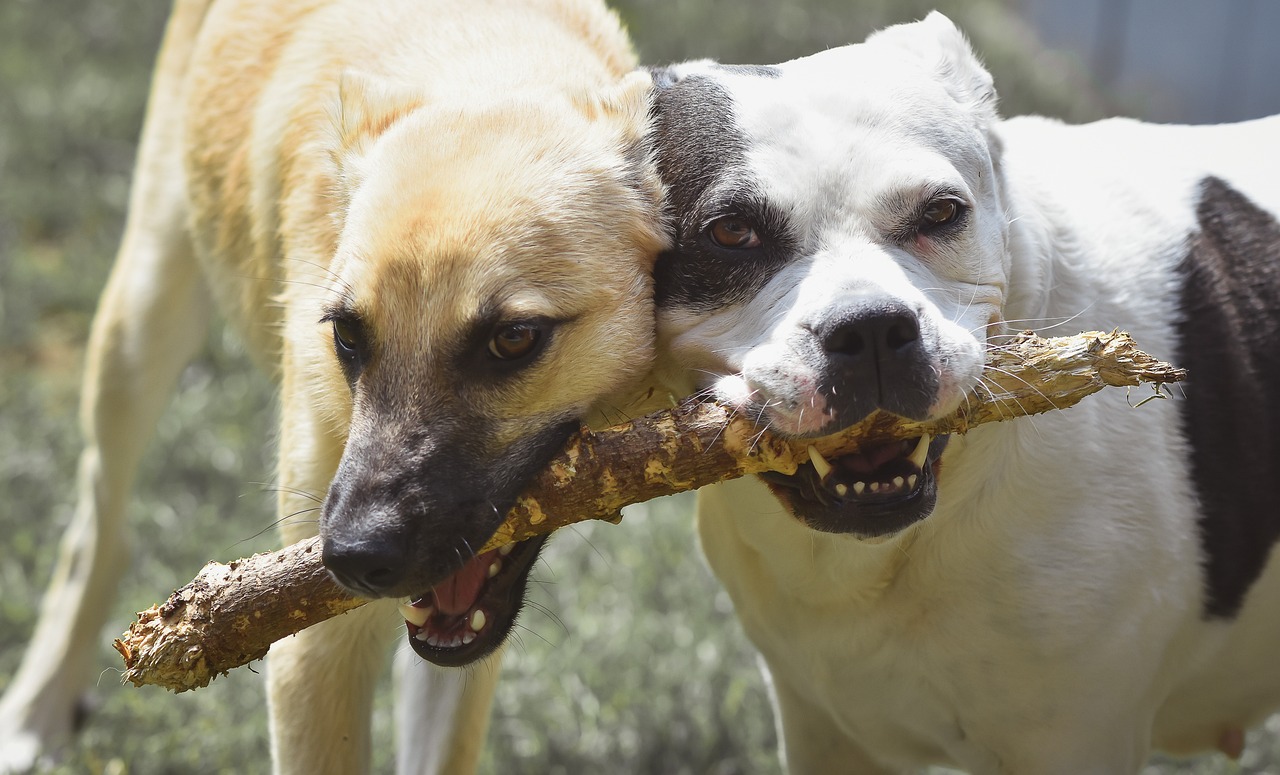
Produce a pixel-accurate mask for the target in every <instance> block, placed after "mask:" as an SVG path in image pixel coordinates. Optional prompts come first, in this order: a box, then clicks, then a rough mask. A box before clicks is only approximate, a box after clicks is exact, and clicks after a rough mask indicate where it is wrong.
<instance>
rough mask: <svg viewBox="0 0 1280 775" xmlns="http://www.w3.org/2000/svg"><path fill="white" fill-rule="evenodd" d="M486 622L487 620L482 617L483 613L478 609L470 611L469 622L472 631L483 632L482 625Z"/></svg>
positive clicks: (485, 617)
mask: <svg viewBox="0 0 1280 775" xmlns="http://www.w3.org/2000/svg"><path fill="white" fill-rule="evenodd" d="M488 620H489V618H488V617H487V616H485V615H484V611H482V610H480V609H479V608H477V609H476V610H474V611H472V612H471V621H470V625H471V629H472V631H474V632H480V631H481V630H483V629H484V625H485V624H486V623H487V622H488Z"/></svg>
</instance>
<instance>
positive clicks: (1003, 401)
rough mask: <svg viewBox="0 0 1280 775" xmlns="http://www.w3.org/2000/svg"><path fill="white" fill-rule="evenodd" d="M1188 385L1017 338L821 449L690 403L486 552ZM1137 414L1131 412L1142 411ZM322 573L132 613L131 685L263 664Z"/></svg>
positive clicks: (1106, 340) (642, 424)
mask: <svg viewBox="0 0 1280 775" xmlns="http://www.w3.org/2000/svg"><path fill="white" fill-rule="evenodd" d="M1184 378H1185V373H1184V372H1183V371H1182V370H1180V369H1176V368H1174V367H1173V366H1170V365H1169V364H1167V363H1163V362H1160V361H1158V360H1156V359H1155V358H1152V357H1151V356H1149V355H1147V354H1146V353H1144V352H1142V351H1141V350H1139V349H1138V348H1137V346H1136V345H1135V344H1134V342H1133V340H1132V339H1131V338H1130V337H1129V335H1128V334H1125V333H1122V332H1112V333H1109V334H1104V333H1099V332H1089V333H1084V334H1079V335H1077V336H1069V337H1058V338H1054V339H1042V338H1040V337H1036V336H1034V335H1031V334H1021V335H1019V336H1016V337H1013V338H1011V339H1010V341H1009V342H1008V343H1006V344H1004V345H1001V346H999V347H996V348H993V349H992V350H991V351H990V352H989V359H988V362H987V368H986V371H985V374H984V376H983V383H982V387H981V388H980V389H979V390H978V391H977V392H975V393H974V394H972V395H971V396H970V397H969V399H968V400H967V401H966V402H965V403H964V405H963V406H962V407H961V409H960V410H959V411H957V412H955V413H953V414H951V415H949V416H947V417H945V418H943V419H941V420H936V421H930V422H915V421H911V420H904V419H903V418H900V417H896V416H894V415H889V414H885V413H880V412H877V413H875V414H872V415H871V416H869V417H867V418H866V419H864V420H863V421H861V422H859V423H857V424H856V425H854V426H852V427H850V428H848V429H846V430H844V431H842V432H840V433H837V434H834V435H831V436H827V437H823V438H820V439H802V440H797V439H788V438H785V437H781V436H778V435H775V434H772V433H769V432H762V431H761V430H760V428H759V427H757V425H756V423H755V422H754V421H753V420H752V419H751V418H748V417H744V416H742V415H737V414H735V413H734V412H733V411H732V410H731V409H728V408H726V407H723V406H720V405H717V404H686V405H683V406H680V407H676V408H674V409H671V410H669V411H665V412H658V413H655V414H652V415H649V416H646V417H641V418H639V419H637V420H634V421H632V422H628V423H625V424H623V425H619V426H615V427H613V428H609V429H607V430H603V431H598V432H592V431H587V430H585V429H584V430H583V431H581V432H579V433H578V434H577V435H576V436H574V437H573V439H572V440H571V441H570V442H569V443H568V444H567V445H566V447H565V449H564V450H563V451H562V452H561V453H560V454H559V455H558V456H557V457H556V458H555V459H554V460H553V461H552V462H551V464H550V465H549V466H548V467H547V469H546V470H545V471H543V472H542V473H541V475H539V477H538V478H537V479H536V480H535V482H534V484H533V485H532V486H531V487H530V488H529V489H528V490H527V491H526V492H525V493H524V494H523V495H522V496H521V497H520V498H519V499H518V500H517V502H516V505H515V507H514V508H512V510H511V511H510V512H509V513H508V515H507V518H506V521H505V522H504V523H503V524H502V525H501V526H500V527H499V528H498V530H497V531H496V532H495V533H494V535H493V537H492V538H490V540H489V542H488V543H487V544H485V547H484V549H483V550H482V551H487V550H489V549H495V548H497V547H499V546H502V545H503V544H507V543H511V542H513V541H521V540H524V539H527V538H532V537H533V536H537V535H541V534H544V533H549V532H551V531H553V530H556V529H558V528H561V527H564V526H566V525H570V524H573V523H575V522H581V521H584V520H588V519H603V520H606V521H609V522H615V523H616V522H618V521H619V520H620V519H621V513H620V510H621V509H622V507H623V506H626V505H628V504H631V503H640V502H643V501H647V500H650V499H652V498H656V497H659V496H662V495H671V494H673V493H678V492H684V491H687V490H693V489H697V488H699V487H704V486H706V485H708V484H714V483H716V482H721V481H724V480H726V479H733V478H737V477H740V476H745V475H747V474H755V473H762V472H765V471H779V472H782V473H786V474H791V473H795V471H796V468H797V467H798V466H799V465H800V464H801V463H804V462H806V461H807V460H809V453H808V448H809V446H810V445H812V446H814V447H816V448H817V450H818V451H819V452H820V453H822V455H823V456H825V457H838V456H840V455H846V454H850V453H853V452H856V451H857V450H858V449H859V447H861V446H864V445H867V444H876V443H882V442H885V441H892V440H897V439H910V438H915V437H917V436H920V435H922V434H925V433H928V434H930V435H935V436H936V435H942V434H947V433H964V432H966V431H968V430H969V429H970V428H973V427H974V426H977V425H980V424H982V423H987V422H994V421H1000V420H1008V419H1012V418H1015V417H1022V416H1026V415H1032V414H1039V413H1041V412H1046V411H1050V410H1052V409H1065V408H1067V407H1070V406H1073V405H1075V404H1076V403H1078V402H1079V401H1080V400H1082V399H1083V398H1085V397H1086V396H1088V395H1091V394H1092V393H1096V392H1097V391H1099V390H1101V389H1102V388H1103V387H1106V386H1109V385H1110V386H1120V387H1132V386H1137V385H1139V384H1142V383H1147V384H1150V385H1153V386H1154V387H1155V391H1156V392H1155V393H1153V396H1163V393H1161V392H1160V390H1161V387H1162V386H1163V385H1166V384H1169V383H1173V382H1179V381H1181V380H1182V379H1184ZM1140 404H1141V402H1139V405H1140ZM366 602H368V601H367V600H364V599H360V598H353V597H351V596H350V595H349V594H348V593H347V592H345V591H344V590H343V589H342V588H341V587H339V586H338V585H337V584H336V583H335V582H334V581H333V580H332V579H331V577H330V576H329V574H328V572H327V571H326V570H325V568H324V567H323V565H322V564H321V561H320V545H319V539H318V538H312V539H308V540H305V541H302V542H299V543H297V544H294V545H293V546H289V547H286V548H284V549H282V550H280V551H278V552H272V553H267V554H257V555H254V556H252V557H250V558H248V559H244V560H236V561H235V562H232V563H231V564H229V565H223V564H220V563H216V562H211V563H209V564H208V565H206V566H205V567H204V569H203V570H201V571H200V574H199V575H198V576H197V577H196V578H195V579H194V580H193V581H192V582H191V583H189V584H187V585H186V586H184V587H183V588H182V589H179V590H178V591H176V592H174V593H173V595H171V596H170V597H169V599H168V600H167V601H166V602H165V603H164V604H162V605H159V606H152V607H151V608H149V609H148V610H146V611H142V612H141V613H139V614H138V620H137V621H136V622H134V623H133V625H132V626H131V627H130V628H129V631H128V632H127V633H125V634H124V635H123V636H121V638H120V639H118V640H116V641H115V643H114V645H115V647H116V650H117V651H119V652H120V654H121V656H123V657H124V662H125V674H124V677H125V679H126V680H128V681H131V682H132V683H134V684H135V685H138V686H142V685H145V684H154V685H159V686H164V687H166V688H168V689H172V690H173V691H184V690H186V689H193V688H198V687H201V686H206V685H208V683H209V681H211V680H212V679H213V678H214V677H216V676H217V675H220V674H223V673H226V672H227V671H228V670H230V669H232V668H234V667H238V666H240V665H243V664H247V663H248V662H251V661H253V660H255V659H260V658H262V657H263V656H265V655H266V653H267V649H268V648H269V647H270V645H271V643H273V642H275V641H276V640H279V639H280V638H283V637H285V636H286V635H291V634H293V633H296V632H298V631H300V630H302V629H304V628H306V627H308V626H310V625H312V624H316V623H318V622H320V621H324V620H325V619H328V618H330V617H333V616H336V615H338V614H340V613H343V612H345V611H349V610H351V609H353V608H356V607H358V606H360V605H363V604H364V603H366Z"/></svg>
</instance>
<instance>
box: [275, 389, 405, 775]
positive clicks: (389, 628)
mask: <svg viewBox="0 0 1280 775" xmlns="http://www.w3.org/2000/svg"><path fill="white" fill-rule="evenodd" d="M299 373H300V370H299V369H297V368H295V369H294V370H292V371H289V372H287V373H286V375H285V380H284V386H283V387H284V393H283V395H284V405H283V407H282V417H281V420H282V433H281V439H280V462H279V472H280V475H279V480H280V497H279V501H278V503H279V514H280V534H281V537H282V539H283V540H284V542H285V543H294V542H296V541H299V540H301V539H303V538H306V537H309V536H312V535H315V534H316V533H318V532H319V517H320V509H319V502H320V499H321V498H323V497H324V494H325V492H326V491H327V490H328V487H329V481H330V480H331V479H332V478H333V473H334V471H335V470H337V467H338V461H339V459H340V458H341V456H342V440H341V439H339V438H335V437H334V436H333V435H332V434H330V433H326V432H325V430H324V426H323V424H322V423H321V422H320V420H319V419H318V418H317V417H316V416H315V414H314V412H313V409H312V407H311V406H310V404H309V402H308V401H307V400H306V396H307V395H308V394H307V392H306V391H305V390H304V389H300V388H299V387H298V384H297V380H298V375H299ZM398 623H399V618H398V617H397V615H396V606H395V601H394V600H379V601H375V602H373V603H370V604H369V605H366V606H364V607H362V608H358V609H356V610H354V611H351V612H349V613H346V614H343V615H342V616H339V617H337V618H335V619H331V620H329V621H327V622H323V623H321V624H318V625H316V626H314V627H311V628H309V629H306V630H303V631H302V632H300V633H298V634H297V635H295V636H293V637H290V638H286V639H285V640H282V641H280V642H278V643H276V644H275V645H274V646H273V647H272V648H271V653H270V654H269V655H268V657H267V691H268V705H269V710H270V715H271V754H272V762H273V763H274V768H275V771H276V772H278V773H307V774H308V775H316V774H317V773H334V775H352V774H354V773H361V772H367V771H368V769H369V757H370V716H371V714H372V707H373V693H374V688H375V687H376V685H377V682H378V678H379V677H380V676H381V673H382V668H383V666H384V665H385V663H386V658H387V656H388V652H389V648H390V646H391V644H392V642H393V641H394V639H395V636H396V634H397V632H398V629H397V626H396V625H397V624H398Z"/></svg>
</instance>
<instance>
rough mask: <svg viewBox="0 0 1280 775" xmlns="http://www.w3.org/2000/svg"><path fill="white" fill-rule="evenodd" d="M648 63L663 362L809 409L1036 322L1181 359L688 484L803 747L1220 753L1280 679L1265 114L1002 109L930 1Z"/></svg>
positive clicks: (792, 754)
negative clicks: (987, 414) (1204, 122)
mask: <svg viewBox="0 0 1280 775" xmlns="http://www.w3.org/2000/svg"><path fill="white" fill-rule="evenodd" d="M658 75H659V81H660V85H661V87H662V89H661V91H660V93H659V95H658V97H657V117H658V129H657V132H658V146H659V163H660V168H661V170H662V172H663V175H664V178H665V182H666V183H667V184H668V186H669V196H670V201H671V206H672V208H673V214H674V216H675V220H676V229H677V232H678V233H677V235H676V236H677V247H676V249H675V250H673V251H672V252H670V253H667V254H665V255H664V256H663V257H662V258H660V259H659V263H658V266H657V269H656V290H657V300H658V305H659V321H660V322H659V353H660V358H661V357H663V356H664V355H665V356H666V357H667V358H668V362H667V369H668V380H669V381H671V382H673V383H674V384H675V385H676V387H677V388H678V389H682V390H684V391H690V392H691V391H694V390H698V389H710V390H711V391H712V392H714V393H715V394H716V395H717V397H719V398H720V399H721V400H725V401H729V402H733V403H735V404H736V405H738V406H740V407H741V408H742V411H744V412H751V413H753V414H755V415H758V416H759V417H760V418H761V422H762V424H763V423H767V424H768V425H769V426H770V427H772V428H773V429H774V430H777V431H781V432H785V433H789V434H794V435H797V436H802V437H803V436H812V435H818V434H823V433H827V432H831V431H834V430H836V429H838V428H841V427H843V426H846V425H848V424H850V423H852V422H854V421H856V420H858V419H860V418H861V417H863V416H864V415H866V414H867V413H868V412H870V411H872V410H873V409H885V410H889V411H892V412H896V413H898V414H902V415H905V416H908V417H913V418H923V417H931V416H936V415H939V414H942V413H945V412H948V411H949V410H951V409H953V408H955V407H956V406H957V405H958V404H959V403H960V402H962V401H963V400H964V395H965V393H966V391H969V390H972V389H974V388H977V387H978V386H979V385H980V384H981V382H982V377H983V363H984V353H985V351H986V350H987V349H988V348H992V347H998V346H999V345H1000V342H1001V337H1002V336H1005V335H1006V334H1008V333H1010V332H1013V331H1017V330H1020V329H1024V328H1033V329H1037V330H1039V331H1041V332H1048V333H1054V332H1074V331H1079V330H1088V329H1111V328H1113V327H1119V328H1123V329H1127V330H1129V331H1131V332H1132V333H1133V334H1134V336H1135V337H1136V339H1137V341H1138V343H1139V344H1140V345H1141V346H1143V347H1144V349H1147V350H1148V351H1150V352H1152V353H1154V354H1156V355H1157V356H1161V357H1163V358H1166V359H1169V360H1172V361H1174V362H1176V363H1177V364H1179V365H1181V366H1184V367H1186V368H1187V369H1188V370H1189V371H1190V381H1189V382H1188V383H1187V384H1186V386H1185V392H1183V393H1180V394H1178V395H1177V396H1176V397H1175V400H1168V401H1154V402H1149V403H1148V404H1147V405H1144V406H1142V407H1140V408H1135V406H1134V403H1136V401H1130V400H1129V397H1127V396H1126V395H1125V394H1124V392H1123V391H1116V390H1113V391H1110V392H1109V393H1104V394H1103V395H1100V396H1096V397H1093V398H1090V399H1088V400H1086V402H1085V403H1083V404H1081V405H1080V406H1078V407H1076V408H1073V409H1070V410H1068V411H1064V412H1057V413H1050V414H1048V415H1043V416H1040V417H1036V418H1033V419H1021V420H1017V421H1013V422H1007V423H1001V424H997V425H994V426H990V425H989V426H985V427H982V428H979V429H977V430H975V431H973V432H972V433H970V434H968V435H967V436H963V437H955V438H932V439H931V438H927V437H925V438H922V439H918V440H916V441H915V442H911V443H907V444H904V445H888V446H885V447H883V448H879V449H874V450H871V451H868V452H865V453H862V454H858V455H852V456H848V457H844V458H840V459H833V460H829V461H818V462H817V468H815V467H814V466H811V465H806V466H804V467H802V469H801V471H800V472H799V473H798V474H797V475H795V476H792V477H785V476H773V477H768V478H767V479H766V480H765V481H763V482H762V481H760V480H756V479H746V480H739V481H737V482H734V483H730V484H725V485H719V486H716V487H714V488H710V489H708V490H707V491H704V492H703V493H702V494H701V496H700V500H699V527H700V534H701V540H702V544H703V548H704V550H705V552H706V554H707V556H708V558H709V560H710V563H711V566H712V568H713V569H714V571H715V573H716V574H717V575H718V576H719V578H720V579H721V580H722V581H723V583H724V584H725V586H726V587H727V589H728V591H729V593H730V595H731V596H732V598H733V600H734V604H735V606H736V608H737V612H738V615H739V616H740V618H741V620H742V623H743V625H744V627H745V628H746V631H747V633H748V635H749V636H750V638H751V639H752V640H753V641H754V642H755V644H756V645H757V646H758V647H759V649H760V651H761V652H762V654H763V656H764V660H765V662H766V663H767V666H768V672H769V674H770V677H771V679H772V684H773V688H774V692H775V696H776V700H777V708H778V711H779V715H780V726H781V731H782V736H783V738H784V740H785V758H786V761H787V764H788V766H789V767H790V769H791V770H792V771H794V772H804V773H824V774H825V773H833V772H852V773H876V772H896V771H901V770H904V769H910V768H915V767H920V766H923V765H928V764H939V763H940V764H946V765H950V766H956V767H961V768H965V769H967V770H970V771H973V772H982V773H1019V774H1020V775H1022V774H1025V773H1062V774H1063V775H1079V774H1080V773H1124V772H1134V771H1136V770H1138V769H1139V768H1140V767H1141V766H1142V765H1143V762H1144V761H1146V759H1147V757H1148V755H1149V753H1150V752H1151V751H1152V750H1153V749H1160V750H1164V751H1169V752H1173V753H1190V752H1195V751H1201V750H1206V749H1210V750H1211V749H1215V748H1217V749H1220V750H1223V751H1225V752H1227V753H1229V754H1238V753H1239V751H1240V749H1241V747H1242V745H1243V730H1244V729H1245V728H1246V727H1248V726H1249V725H1251V724H1253V723H1255V722H1257V721H1258V720H1259V719H1261V718H1262V717H1263V716H1264V715H1265V714H1267V713H1268V712H1269V711H1270V710H1272V709H1273V708H1274V707H1276V705H1277V703H1278V702H1280V659H1277V657H1276V654H1277V651H1278V650H1280V613H1277V612H1280V563H1277V562H1274V561H1271V559H1270V557H1271V553H1272V547H1273V545H1274V544H1275V542H1276V539H1277V537H1280V513H1278V512H1277V509H1276V507H1275V506H1274V504H1273V503H1272V496H1271V493H1270V488H1271V484H1270V482H1269V479H1270V477H1271V476H1272V475H1274V474H1275V473H1276V472H1277V471H1278V470H1280V468H1278V467H1277V462H1278V461H1277V453H1278V452H1280V450H1278V449H1277V448H1276V445H1277V444H1280V435H1278V433H1280V426H1278V425H1277V423H1278V422H1280V421H1278V420H1277V418H1276V417H1273V416H1272V415H1273V414H1275V413H1276V412H1275V410H1272V409H1271V408H1270V401H1269V400H1268V399H1269V395H1268V394H1269V389H1268V388H1271V387H1273V386H1274V383H1275V380H1276V379H1277V378H1280V360H1278V359H1280V356H1278V355H1277V352H1280V347H1278V346H1277V342H1280V340H1278V339H1277V333H1278V332H1277V326H1278V325H1280V225H1277V222H1276V213H1277V212H1278V211H1280V154H1277V153H1276V151H1275V147H1276V143H1277V141H1280V117H1278V118H1271V119H1266V120H1260V121H1253V122H1248V123H1243V124H1239V125H1233V126H1216V127H1180V126H1152V125H1144V124H1141V123H1138V122H1134V121H1130V120H1123V119H1115V120H1109V121H1102V122H1098V123H1095V124H1091V125H1087V126H1065V125H1063V124H1061V123H1058V122H1056V121H1050V120H1046V119H1041V118H1020V119H1014V120H1009V121H1001V120H999V119H998V118H997V116H996V111H995V93H994V91H993V88H992V80H991V78H990V76H989V75H988V73H987V72H986V71H984V70H983V68H982V67H981V66H980V65H979V63H978V61H977V60H976V59H975V57H974V55H973V54H972V52H971V51H970V49H969V47H968V45H967V43H966V42H965V40H964V39H963V37H962V36H961V34H960V33H959V32H958V31H957V30H956V28H955V27H954V26H953V25H952V24H951V23H950V22H949V21H948V20H947V19H946V18H944V17H942V16H940V15H937V14H934V15H931V16H930V17H928V18H927V19H925V20H924V21H922V22H919V23H916V24H911V25H903V26H898V27H894V28H890V29H888V30H885V31H883V32H881V33H879V34H877V35H875V36H873V37H872V38H871V39H869V40H868V41H867V42H866V43H864V44H862V45H855V46H849V47H845V48H840V49H835V50H831V51H827V52H823V53H821V54H817V55H815V56H811V57H807V58H804V59H799V60H796V61H792V62H787V63H785V64H782V65H778V66H776V67H726V66H721V65H717V64H714V63H710V62H694V63H689V64H686V65H680V66H676V67H673V68H671V69H670V70H668V71H666V72H660V73H659V74H658ZM818 469H821V471H819V470H818Z"/></svg>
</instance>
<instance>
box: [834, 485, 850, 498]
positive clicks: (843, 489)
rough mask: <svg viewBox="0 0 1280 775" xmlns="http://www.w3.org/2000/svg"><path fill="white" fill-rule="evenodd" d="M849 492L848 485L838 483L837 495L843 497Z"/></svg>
mask: <svg viewBox="0 0 1280 775" xmlns="http://www.w3.org/2000/svg"><path fill="white" fill-rule="evenodd" d="M848 494H849V488H848V487H847V486H845V485H843V484H837V485H836V495H839V496H840V497H841V498H843V497H844V496H846V495H848Z"/></svg>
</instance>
